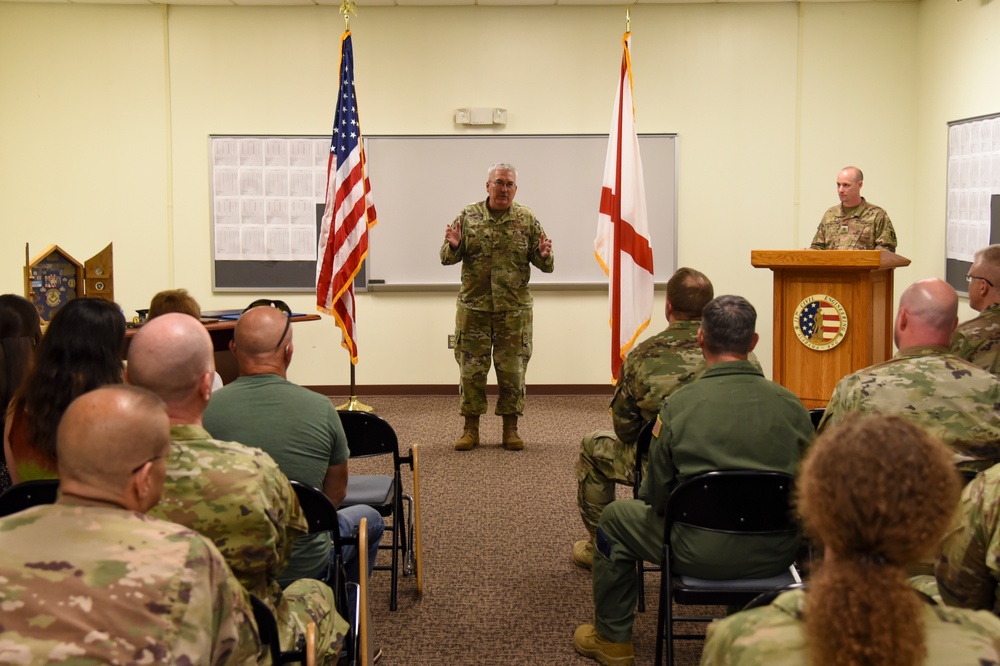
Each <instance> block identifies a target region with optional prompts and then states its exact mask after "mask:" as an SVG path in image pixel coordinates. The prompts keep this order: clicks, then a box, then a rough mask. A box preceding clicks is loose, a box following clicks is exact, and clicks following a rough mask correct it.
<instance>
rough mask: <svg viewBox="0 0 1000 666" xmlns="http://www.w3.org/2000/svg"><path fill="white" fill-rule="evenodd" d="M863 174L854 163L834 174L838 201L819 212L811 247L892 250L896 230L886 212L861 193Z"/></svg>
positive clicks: (894, 245)
mask: <svg viewBox="0 0 1000 666" xmlns="http://www.w3.org/2000/svg"><path fill="white" fill-rule="evenodd" d="M863 184H864V174H862V173H861V169H859V168H858V167H854V166H849V167H844V168H843V169H841V171H840V173H839V174H837V196H839V197H840V204H839V205H837V206H833V207H832V208H830V209H829V210H827V211H826V212H825V213H824V214H823V219H822V220H820V223H819V227H818V228H817V229H816V235H815V236H813V239H812V244H811V245H810V246H809V247H810V248H811V249H813V250H889V251H890V252H895V251H896V231H895V230H894V229H893V228H892V220H890V219H889V214H888V213H886V212H885V210H883V209H882V208H879V207H878V206H876V205H874V204H870V203H868V202H867V201H865V198H864V197H863V196H861V186H862V185H863Z"/></svg>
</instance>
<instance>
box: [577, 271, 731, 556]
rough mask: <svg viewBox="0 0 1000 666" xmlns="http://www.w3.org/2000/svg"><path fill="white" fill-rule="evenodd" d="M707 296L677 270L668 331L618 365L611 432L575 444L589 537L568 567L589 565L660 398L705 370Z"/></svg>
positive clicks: (670, 286) (696, 276)
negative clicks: (701, 330) (602, 522)
mask: <svg viewBox="0 0 1000 666" xmlns="http://www.w3.org/2000/svg"><path fill="white" fill-rule="evenodd" d="M713 296H714V293H713V291H712V283H711V282H710V281H709V279H708V278H707V277H706V276H705V275H704V274H703V273H700V272H698V271H696V270H694V269H691V268H679V269H677V271H676V272H675V273H674V274H673V275H672V276H671V277H670V280H668V281H667V305H666V313H667V322H668V324H669V326H667V328H666V329H664V330H663V331H661V332H660V333H658V334H656V335H654V336H653V337H651V338H649V339H647V340H645V341H643V342H642V343H640V344H639V345H637V346H636V347H635V349H633V350H632V351H631V352H629V355H628V356H627V357H626V358H625V362H624V363H623V364H622V368H621V376H620V377H619V379H618V382H617V383H616V384H615V392H614V395H613V396H612V397H611V422H612V424H613V425H614V431H613V432H612V431H610V430H595V431H594V432H592V433H590V434H588V435H585V436H584V438H583V440H582V441H581V442H580V457H579V459H578V460H577V462H576V480H577V494H576V504H577V507H578V508H579V509H580V518H581V519H582V520H583V525H584V527H586V528H587V533H588V534H589V538H588V539H584V540H583V541H577V542H576V543H575V544H574V545H573V561H574V562H575V563H576V564H577V565H579V566H581V567H584V568H586V569H589V568H590V567H591V566H592V564H593V561H594V539H595V537H596V535H597V521H598V520H599V519H600V517H601V512H602V511H604V507H606V506H607V505H609V504H611V502H612V501H614V499H615V484H616V483H620V484H629V485H631V484H633V483H635V478H634V477H635V455H636V454H635V445H636V441H637V440H638V438H639V431H640V430H641V429H642V426H643V425H644V424H645V423H646V422H647V421H652V420H653V419H654V418H656V415H657V414H659V413H660V407H662V406H663V399H664V398H666V397H667V396H669V395H670V394H671V393H673V392H674V391H675V390H677V389H678V388H680V387H681V386H683V385H685V384H687V383H688V382H690V381H692V380H693V379H694V378H695V377H697V376H698V375H699V374H701V372H702V371H703V370H704V369H705V359H704V358H703V357H702V355H701V350H700V349H698V326H699V324H700V323H701V311H702V308H704V307H705V305H706V304H707V303H708V302H709V301H710V300H712V297H713Z"/></svg>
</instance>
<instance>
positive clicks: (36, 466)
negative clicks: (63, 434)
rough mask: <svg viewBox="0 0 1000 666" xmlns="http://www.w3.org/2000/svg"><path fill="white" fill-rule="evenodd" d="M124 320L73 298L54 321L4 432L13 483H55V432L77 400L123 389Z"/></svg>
mask: <svg viewBox="0 0 1000 666" xmlns="http://www.w3.org/2000/svg"><path fill="white" fill-rule="evenodd" d="M124 340H125V317H124V316H123V315H122V311H121V310H120V309H119V308H118V306H117V305H115V304H114V303H112V302H110V301H105V300H101V299H97V298H76V299H73V300H71V301H70V302H68V303H67V304H66V305H64V306H63V307H62V308H60V310H59V311H58V312H57V313H56V314H55V316H54V317H53V318H52V322H51V323H50V324H49V327H48V329H47V330H46V332H45V336H44V337H43V338H42V341H41V342H40V343H39V344H38V346H37V347H36V348H35V354H34V356H33V358H32V362H31V365H30V367H29V369H28V374H27V376H25V378H24V383H23V384H22V385H21V388H20V389H19V390H18V391H17V393H16V394H15V395H14V397H13V399H12V400H11V402H10V406H9V408H8V411H7V422H6V424H5V427H4V451H5V453H6V455H7V465H8V467H9V468H10V477H11V480H12V481H13V482H14V483H18V482H20V481H29V480H32V479H45V478H55V477H56V476H57V474H56V429H57V428H58V427H59V419H61V418H62V415H63V412H64V411H66V408H67V407H68V406H69V403H71V402H72V401H73V400H74V399H75V398H77V397H78V396H80V395H82V394H84V393H86V392H87V391H91V390H93V389H95V388H97V387H98V386H104V385H106V384H121V383H122V344H123V342H124Z"/></svg>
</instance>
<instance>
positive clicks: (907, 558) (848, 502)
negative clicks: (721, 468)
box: [701, 415, 1000, 666]
mask: <svg viewBox="0 0 1000 666" xmlns="http://www.w3.org/2000/svg"><path fill="white" fill-rule="evenodd" d="M875 441H877V442H878V443H879V446H877V447H875V446H872V442H875ZM958 488H959V481H958V476H957V475H956V474H955V472H954V469H953V468H952V465H951V460H950V451H949V450H948V449H946V448H945V447H944V446H942V444H941V442H940V440H938V439H937V438H936V437H932V436H930V435H928V434H927V432H926V431H924V430H923V429H921V428H919V427H917V426H915V425H913V424H912V423H910V422H908V421H906V420H905V419H902V418H899V417H896V416H858V415H854V416H853V417H852V418H850V419H848V420H847V421H845V422H844V424H843V425H841V426H839V427H837V428H834V429H832V430H830V431H829V432H826V433H823V435H822V436H821V437H820V438H819V439H817V440H816V442H815V443H814V444H813V446H812V448H811V450H810V452H809V454H808V455H807V456H806V460H805V462H804V463H803V465H802V471H801V473H800V475H799V478H798V481H797V490H798V513H799V515H801V517H802V520H803V523H804V525H805V528H806V530H807V531H808V532H809V533H810V534H812V535H813V536H815V537H816V538H818V539H819V540H820V541H821V542H822V543H823V545H824V546H825V553H824V559H823V563H822V566H820V567H819V569H818V571H817V572H816V573H815V574H814V575H813V576H812V578H810V580H809V581H808V582H807V584H806V591H804V592H803V591H802V590H796V591H791V592H785V593H783V594H781V595H780V596H778V598H777V599H775V600H774V602H772V603H771V605H769V606H764V607H761V608H755V609H753V610H748V611H743V612H741V613H736V614H735V615H732V616H730V617H728V618H726V619H725V620H720V621H717V622H714V623H713V624H711V625H709V627H708V638H707V640H706V641H705V649H704V651H703V652H702V656H701V663H702V666H721V665H726V666H792V665H794V666H801V665H802V664H815V665H816V666H827V665H833V664H864V665H865V666H919V665H922V666H988V665H991V664H992V665H995V664H997V663H1000V620H998V619H997V618H996V617H995V616H994V615H992V614H991V613H986V612H981V611H980V612H973V611H968V610H963V609H959V608H949V607H946V606H940V605H937V604H935V603H934V602H933V601H931V600H930V599H928V598H926V597H923V596H922V595H920V594H919V593H918V592H916V591H915V590H913V589H912V588H910V587H909V585H907V583H906V574H905V570H906V568H907V567H908V565H912V564H913V563H914V562H916V561H917V560H918V559H919V558H920V557H921V556H922V555H923V554H924V553H926V552H927V551H928V550H929V549H930V548H932V547H933V546H934V545H935V544H936V543H937V541H938V539H939V538H940V537H941V533H942V532H943V531H944V529H945V528H946V527H947V525H948V521H949V517H950V516H951V514H952V512H953V511H954V508H955V498H956V496H957V495H958Z"/></svg>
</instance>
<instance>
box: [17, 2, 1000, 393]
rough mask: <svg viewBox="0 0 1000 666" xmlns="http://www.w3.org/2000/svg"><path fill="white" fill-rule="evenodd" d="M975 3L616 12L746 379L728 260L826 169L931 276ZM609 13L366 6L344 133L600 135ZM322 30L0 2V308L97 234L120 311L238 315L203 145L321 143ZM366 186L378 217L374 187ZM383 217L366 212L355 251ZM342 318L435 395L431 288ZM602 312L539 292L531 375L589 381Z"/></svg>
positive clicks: (306, 328) (366, 300) (338, 375)
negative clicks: (673, 140)
mask: <svg viewBox="0 0 1000 666" xmlns="http://www.w3.org/2000/svg"><path fill="white" fill-rule="evenodd" d="M996 4H997V3H993V5H994V6H990V4H988V3H987V4H982V3H979V2H977V1H976V0H967V1H966V2H964V3H960V4H959V3H955V2H954V1H953V0H923V2H922V3H919V4H918V3H912V2H886V3H882V2H880V3H857V4H855V3H832V4H823V3H809V4H802V5H798V4H795V3H775V4H750V3H747V4H742V3H740V4H695V5H640V6H637V7H633V10H632V29H633V66H634V75H635V102H636V108H637V124H638V127H639V130H640V131H641V132H676V133H677V134H679V136H680V147H679V171H678V172H679V220H680V225H679V227H680V228H679V231H678V246H679V256H678V260H679V263H680V264H682V265H690V266H694V267H697V268H699V269H701V270H704V271H705V272H706V273H708V274H709V275H710V276H711V277H712V279H713V281H714V282H715V283H716V288H717V293H741V294H743V295H745V296H747V297H748V298H749V299H750V300H751V301H752V302H753V303H754V304H755V305H757V307H758V310H759V312H760V319H761V326H760V330H761V333H762V341H761V346H760V349H759V350H758V351H759V352H760V356H761V358H762V360H763V361H764V362H765V364H766V365H769V364H770V346H771V338H770V307H771V294H770V283H771V280H770V275H769V274H767V273H765V272H762V271H757V270H755V269H753V268H751V267H750V264H749V253H750V250H751V249H752V248H782V247H801V246H803V245H806V244H807V243H808V241H809V239H810V237H811V234H812V231H813V229H814V228H815V224H816V222H817V221H818V219H819V216H820V215H821V213H822V211H823V210H825V209H826V208H827V207H828V206H830V205H832V204H833V203H835V201H836V199H835V197H834V188H833V181H834V177H835V174H836V172H837V170H839V168H840V167H842V166H844V165H845V164H848V163H855V164H858V165H859V166H861V167H862V168H864V169H865V174H866V184H865V194H866V195H868V197H869V198H870V200H872V201H874V202H876V203H878V204H880V205H882V206H884V207H886V208H887V209H888V210H889V212H890V214H891V215H892V217H893V219H894V221H895V224H896V228H897V231H898V232H899V236H900V239H901V242H900V252H901V253H902V254H904V255H907V256H910V257H911V258H913V259H914V264H913V266H912V267H911V268H909V269H905V270H903V271H900V273H899V275H898V282H899V283H901V284H905V283H908V282H909V281H911V280H913V279H916V278H918V277H924V276H927V275H941V274H942V272H943V238H944V226H943V224H944V223H943V218H944V215H943V196H944V167H945V161H944V140H945V127H944V122H945V121H946V120H948V119H951V118H954V117H962V116H967V115H976V114H982V113H989V112H994V111H998V110H1000V108H998V107H1000V100H998V97H1000V92H998V91H997V89H996V86H995V85H993V88H992V90H987V85H986V84H985V83H984V84H979V83H978V81H982V80H992V81H994V82H995V80H996V76H995V74H996V71H995V63H996V62H1000V59H998V57H997V56H998V55H1000V54H998V53H997V50H998V48H1000V47H998V46H997V45H996V40H995V39H994V41H993V42H992V43H991V42H990V41H989V39H990V37H989V35H991V34H993V35H995V34H997V31H998V30H1000V16H998V9H997V7H996V6H995V5H996ZM623 13H624V12H623V11H622V8H620V7H614V8H612V7H551V8H537V7H522V8H512V9H501V8H486V7H468V8H455V7H449V8H425V9H399V8H367V7H363V8H362V9H361V15H360V17H358V18H355V19H354V20H353V21H352V27H353V31H354V39H355V59H356V63H357V64H356V76H357V82H358V93H359V97H360V102H361V108H360V111H361V119H362V125H363V128H364V131H365V132H366V133H368V134H447V133H453V132H456V129H455V128H454V126H453V124H452V113H453V111H454V109H455V108H457V107H461V106H502V107H506V108H507V109H508V110H509V121H508V125H507V127H506V129H505V130H503V131H505V132H507V133H511V134H516V133H522V134H532V133H574V132H582V133H604V132H607V130H608V124H609V120H610V111H611V102H612V94H613V87H614V85H615V79H616V76H617V69H618V65H619V62H620V58H621V45H620V38H621V30H622V28H623V23H624V21H623V16H622V15H623ZM342 29H343V21H342V19H341V17H340V16H339V15H338V14H337V13H336V11H335V9H333V8H330V7H322V8H320V7H293V8H232V7H226V8H221V7H220V8H198V7H185V6H174V7H170V8H169V9H168V10H162V8H160V7H142V6H135V7H133V6H81V5H34V4H32V5H19V4H3V3H0V91H2V98H3V104H2V105H0V145H2V146H3V150H2V151H0V182H2V183H3V196H2V197H0V233H2V238H3V239H4V242H3V243H2V244H0V291H5V292H6V291H14V292H20V291H21V289H22V286H21V265H22V264H23V254H24V242H26V241H28V242H30V243H31V246H32V251H33V252H38V251H40V250H41V249H43V248H44V247H45V246H46V245H48V244H51V243H59V244H60V245H61V246H63V247H64V248H65V249H66V250H68V251H69V252H71V253H72V254H74V255H75V256H77V257H78V258H86V257H89V256H91V255H92V254H94V253H96V252H97V251H98V250H100V249H101V248H102V247H103V246H104V245H105V244H106V243H107V242H109V241H114V243H115V252H116V262H115V271H116V290H117V296H118V301H119V303H120V304H121V305H122V306H123V307H124V308H125V310H126V312H128V313H129V314H131V312H132V310H134V309H135V308H139V307H144V304H145V303H147V302H148V299H149V296H150V295H151V294H152V293H154V292H155V291H157V290H159V289H163V288H167V287H171V286H183V287H187V288H188V289H190V290H191V291H192V292H193V293H194V294H195V295H196V297H198V299H199V300H200V301H201V302H202V305H203V307H205V308H211V309H214V308H217V307H238V306H241V305H243V304H245V303H246V302H247V301H249V300H250V299H251V298H252V296H251V295H248V294H237V295H234V294H219V295H213V294H212V292H211V286H210V284H211V272H210V266H211V245H210V232H209V224H210V220H209V206H208V202H209V188H208V159H207V158H208V154H207V137H208V135H209V134H224V133H268V134H326V133H327V132H328V131H329V126H330V123H331V122H332V111H331V108H332V103H333V97H334V95H335V90H336V84H337V76H336V71H335V69H336V65H337V59H338V48H339V35H340V33H341V31H342ZM991 63H994V65H992V66H991ZM970 68H971V70H972V71H968V70H970ZM168 71H169V78H168V77H167V76H166V72H168ZM987 75H989V76H987ZM945 98H947V99H945ZM458 131H464V130H458ZM499 157H502V156H498V158H499ZM168 165H169V167H170V168H169V170H168ZM432 167H433V165H429V168H430V174H431V178H429V183H430V186H433V177H432V175H433V169H432ZM420 177H427V174H420ZM373 187H374V188H375V196H376V203H377V200H378V198H379V197H390V196H392V193H391V192H385V191H379V189H378V183H374V184H373ZM595 187H598V184H595ZM647 187H655V184H654V183H647ZM480 194H481V193H480V192H470V193H469V200H472V199H474V198H477V197H478V196H480ZM553 196H558V193H553ZM463 203H465V202H456V210H457V209H458V207H459V206H461V205H462V204H463ZM524 203H527V204H528V205H530V204H531V202H530V201H525V202H524ZM445 222H446V221H445V220H442V227H443V225H444V223H445ZM399 223H400V221H395V220H386V219H383V220H380V223H379V225H378V226H377V227H376V228H375V230H374V231H373V237H372V244H373V246H374V247H376V248H377V244H378V237H379V235H380V234H391V233H392V225H393V224H399ZM595 224H596V220H595ZM582 233H587V234H590V233H593V231H592V230H591V227H590V225H589V223H588V225H587V226H586V229H585V230H584V231H583V232H582ZM554 242H555V247H556V252H557V259H556V261H557V265H558V248H559V239H558V238H556V239H554ZM442 270H456V269H454V268H452V269H444V268H443V269H442ZM897 291H898V290H897ZM275 295H276V296H279V297H283V298H285V299H286V300H288V301H289V302H290V303H291V304H292V305H293V306H294V307H295V308H296V309H297V310H305V311H309V310H310V309H311V302H312V301H311V299H310V298H309V297H308V296H304V295H294V294H275ZM662 304H663V302H662V295H658V296H657V301H656V307H655V309H656V312H655V316H654V320H653V323H652V325H651V327H650V330H651V331H653V330H658V329H659V328H662V326H663V325H664V322H663V315H662ZM358 307H359V311H360V313H359V317H360V323H359V327H360V339H361V342H360V344H361V363H360V364H359V365H358V368H357V381H358V382H359V383H361V384H453V383H455V382H456V379H457V371H456V367H455V364H454V360H453V359H452V356H451V352H450V351H449V350H448V349H446V346H445V336H446V334H447V333H449V332H450V331H451V329H452V328H453V319H454V294H453V293H377V294H360V295H359V296H358ZM606 321H607V297H606V294H605V293H604V292H597V291H591V292H586V291H585V292H575V291H574V292H566V291H541V290H539V291H537V292H536V308H535V351H534V358H533V360H532V363H531V368H530V370H529V373H528V382H529V383H536V384H590V383H604V382H606V381H607V380H608V355H609V352H608V350H607V346H608V337H609V334H608V330H607V325H606ZM334 330H335V329H334V327H333V325H332V323H330V322H329V321H324V322H322V323H312V324H304V325H299V326H298V327H297V328H296V349H297V356H296V361H295V363H294V364H293V375H292V378H293V379H294V380H296V381H298V382H301V383H305V384H344V383H347V381H348V362H347V358H346V354H345V353H344V352H343V351H342V350H341V349H340V347H339V344H338V340H339V338H338V336H337V335H336V334H335V332H334Z"/></svg>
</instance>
